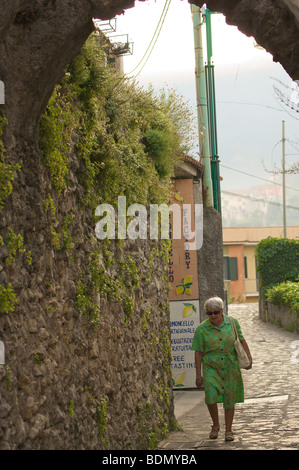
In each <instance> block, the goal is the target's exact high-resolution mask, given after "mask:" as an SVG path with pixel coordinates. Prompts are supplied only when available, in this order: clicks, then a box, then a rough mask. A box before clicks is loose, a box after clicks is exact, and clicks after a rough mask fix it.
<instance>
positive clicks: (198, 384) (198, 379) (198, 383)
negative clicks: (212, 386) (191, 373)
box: [195, 375, 203, 388]
mask: <svg viewBox="0 0 299 470" xmlns="http://www.w3.org/2000/svg"><path fill="white" fill-rule="evenodd" d="M195 384H196V387H197V388H202V387H203V377H202V376H201V375H197V376H196V381H195Z"/></svg>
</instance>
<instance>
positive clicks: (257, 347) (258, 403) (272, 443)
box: [159, 304, 299, 450]
mask: <svg viewBox="0 0 299 470" xmlns="http://www.w3.org/2000/svg"><path fill="white" fill-rule="evenodd" d="M229 315H231V316H233V317H235V318H237V319H238V320H239V322H240V325H241V329H242V332H243V335H244V337H245V339H246V341H247V343H248V344H249V347H250V350H251V354H252V356H253V368H252V370H250V371H246V370H244V371H243V372H242V375H243V381H244V388H245V402H244V403H239V404H237V405H236V408H235V418H234V424H233V431H234V433H235V440H234V441H233V442H225V441H224V430H225V426H224V414H223V408H222V404H219V405H218V407H219V414H220V428H221V429H220V433H219V436H218V439H217V440H210V439H209V437H208V435H209V432H210V429H211V420H210V416H209V413H208V410H207V407H206V405H205V403H204V392H203V391H201V390H196V389H194V390H182V391H181V390H179V391H177V390H176V391H175V392H174V394H175V413H176V417H177V421H178V424H179V425H180V427H181V428H182V430H183V431H182V432H174V433H171V434H170V435H169V436H168V438H167V439H166V440H164V441H163V442H161V443H160V446H159V449H161V450H162V449H163V450H223V449H226V450H299V334H298V333H291V332H287V331H285V330H283V329H281V328H278V327H277V326H275V325H272V324H269V323H265V322H262V321H261V320H260V319H259V315H258V304H238V305H230V306H229Z"/></svg>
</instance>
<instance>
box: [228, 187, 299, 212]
mask: <svg viewBox="0 0 299 470" xmlns="http://www.w3.org/2000/svg"><path fill="white" fill-rule="evenodd" d="M221 192H222V194H228V195H229V196H235V197H241V198H243V199H250V200H251V201H255V202H263V203H266V204H272V205H273V206H282V204H281V203H280V202H274V201H267V200H265V199H258V198H255V197H252V196H246V195H245V194H238V193H232V192H230V191H221ZM285 207H287V208H288V209H295V210H299V207H295V206H288V205H286V206H285Z"/></svg>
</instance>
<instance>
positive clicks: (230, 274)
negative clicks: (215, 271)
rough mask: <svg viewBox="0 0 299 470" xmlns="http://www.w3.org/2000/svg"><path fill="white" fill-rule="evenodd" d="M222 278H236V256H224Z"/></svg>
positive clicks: (233, 279)
mask: <svg viewBox="0 0 299 470" xmlns="http://www.w3.org/2000/svg"><path fill="white" fill-rule="evenodd" d="M223 261H224V279H225V280H227V281H237V280H238V258H230V257H229V256H224V258H223Z"/></svg>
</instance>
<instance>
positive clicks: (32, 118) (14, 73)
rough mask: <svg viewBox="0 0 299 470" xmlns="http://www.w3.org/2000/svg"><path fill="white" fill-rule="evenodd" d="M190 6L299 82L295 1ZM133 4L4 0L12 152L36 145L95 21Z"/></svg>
mask: <svg viewBox="0 0 299 470" xmlns="http://www.w3.org/2000/svg"><path fill="white" fill-rule="evenodd" d="M141 1H145V0H141ZM177 1H179V0H177ZM189 2H190V3H194V4H196V5H198V6H200V7H201V6H202V5H203V4H204V3H206V4H207V6H208V8H209V9H210V10H211V11H218V12H221V13H223V14H224V15H225V16H226V18H227V22H228V23H229V24H233V25H236V26H238V28H239V29H240V31H242V32H243V33H245V34H246V35H248V36H253V37H254V38H255V39H256V41H257V42H258V43H259V44H260V45H261V46H263V47H264V48H265V49H266V50H267V51H268V52H270V53H271V54H273V58H274V60H275V61H278V62H280V63H281V64H282V66H283V67H284V68H285V70H286V71H287V72H288V74H289V75H290V76H291V77H292V78H293V79H294V80H296V79H299V65H298V64H299V34H298V29H299V8H298V6H297V2H296V1H295V0H281V1H278V0H226V1H225V2H223V1H222V0H206V1H205V2H204V1H203V0H192V2H191V1H190V0H189ZM133 6H134V1H133V0H117V1H111V0H105V1H99V0H77V1H76V2H58V1H57V0H34V1H33V2H32V1H29V0H11V1H10V2H3V0H2V2H1V18H0V56H1V63H0V80H2V81H3V82H4V84H5V91H6V100H5V105H4V109H5V114H6V116H7V118H8V126H7V129H6V135H5V144H6V146H7V147H8V148H9V147H13V146H14V145H15V143H16V141H17V140H19V139H20V138H21V139H25V140H26V141H27V142H28V143H30V142H31V143H33V144H35V143H36V141H37V133H38V122H39V117H40V115H41V114H42V112H43V111H44V109H45V107H46V105H47V102H48V100H49V98H50V96H51V93H52V91H53V88H54V85H55V83H57V82H58V81H59V80H60V78H61V77H62V75H63V73H64V70H65V67H66V65H67V64H68V63H69V62H70V61H71V60H72V59H73V57H75V56H76V55H77V54H78V53H79V52H80V49H81V47H82V45H83V44H84V42H85V40H86V39H87V37H88V36H89V34H90V33H91V32H92V31H93V21H92V18H94V17H96V18H101V19H108V18H113V17H114V16H115V15H118V14H121V13H122V12H123V11H124V10H125V9H128V8H132V7H133Z"/></svg>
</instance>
